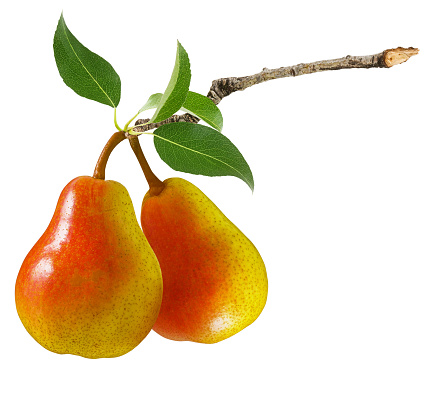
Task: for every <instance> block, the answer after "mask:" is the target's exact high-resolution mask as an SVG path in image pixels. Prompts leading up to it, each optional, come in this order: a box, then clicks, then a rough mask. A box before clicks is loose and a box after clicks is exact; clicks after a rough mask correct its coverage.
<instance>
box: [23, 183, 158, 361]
mask: <svg viewBox="0 0 433 398" xmlns="http://www.w3.org/2000/svg"><path fill="white" fill-rule="evenodd" d="M15 293H16V294H15V297H16V307H17V311H18V315H19V317H20V319H21V321H22V323H23V324H24V326H25V328H26V329H27V331H28V332H29V333H30V335H31V336H32V337H33V338H34V339H35V340H36V341H37V342H39V343H40V344H41V345H42V346H43V347H45V348H46V349H48V350H50V351H53V352H56V353H58V354H74V355H80V356H83V357H86V358H101V357H116V356H120V355H123V354H125V353H127V352H128V351H130V350H132V349H133V348H134V347H136V346H137V345H138V344H139V343H140V342H141V341H142V340H143V339H144V338H145V337H146V335H147V334H148V333H149V331H150V330H151V328H152V326H153V324H154V322H155V320H156V318H157V315H158V311H159V308H160V305H161V300H162V278H161V270H160V268H159V264H158V260H157V258H156V257H155V255H154V253H153V251H152V249H151V247H150V245H149V243H148V242H147V240H146V238H145V236H144V234H143V232H142V231H141V229H140V226H139V224H138V222H137V218H136V216H135V212H134V209H133V206H132V202H131V199H130V197H129V194H128V192H127V190H126V189H125V187H124V186H123V185H121V184H120V183H118V182H116V181H105V180H103V179H98V178H93V177H78V178H75V179H74V180H72V181H71V182H70V183H69V184H68V185H67V186H66V187H65V188H64V189H63V192H62V193H61V195H60V198H59V201H58V204H57V207H56V210H55V213H54V216H53V218H52V220H51V223H50V224H49V226H48V228H47V230H46V231H45V233H44V234H43V235H42V237H41V238H40V239H39V241H38V242H37V243H36V244H35V246H34V247H33V248H32V249H31V251H30V252H29V254H28V255H27V257H26V258H25V260H24V263H23V264H22V266H21V269H20V272H19V274H18V278H17V282H16V289H15Z"/></svg>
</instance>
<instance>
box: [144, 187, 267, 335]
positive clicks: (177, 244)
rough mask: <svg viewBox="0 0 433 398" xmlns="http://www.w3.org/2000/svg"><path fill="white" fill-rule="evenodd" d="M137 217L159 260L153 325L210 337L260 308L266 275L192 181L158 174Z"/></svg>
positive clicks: (165, 331)
mask: <svg viewBox="0 0 433 398" xmlns="http://www.w3.org/2000/svg"><path fill="white" fill-rule="evenodd" d="M141 223H142V227H143V231H144V234H145V235H146V237H147V239H148V241H149V243H150V245H151V246H152V249H153V250H154V252H155V254H156V256H157V258H158V261H159V263H160V266H161V271H162V277H163V283H164V294H163V299H162V305H161V310H160V313H159V315H158V318H157V321H156V323H155V325H154V327H153V329H154V330H155V331H156V332H157V333H158V334H160V335H162V336H163V337H166V338H168V339H172V340H189V341H194V342H199V343H216V342H219V341H221V340H224V339H226V338H228V337H230V336H232V335H234V334H236V333H238V332H239V331H241V330H242V329H244V328H245V327H247V326H248V325H250V324H251V323H253V322H254V321H255V320H256V319H257V317H258V316H259V315H260V313H261V312H262V310H263V308H264V306H265V303H266V298H267V292H268V280H267V275H266V269H265V265H264V263H263V260H262V258H261V256H260V254H259V252H258V251H257V249H256V248H255V247H254V245H253V244H252V243H251V241H250V240H249V239H248V238H247V237H246V236H245V235H244V234H243V233H242V232H241V231H240V230H239V229H238V228H237V227H236V226H235V225H234V224H233V223H232V222H231V221H230V220H229V219H228V218H227V217H226V216H225V215H224V214H223V213H222V212H221V211H220V210H219V209H218V207H217V206H216V205H215V204H214V203H213V202H212V201H211V200H210V199H209V198H208V197H207V196H206V195H205V194H204V193H203V192H202V191H200V190H199V189H198V188H197V187H196V186H195V185H193V184H191V183H190V182H188V181H186V180H184V179H181V178H170V179H167V180H165V181H164V183H163V189H162V190H157V191H156V192H155V191H154V190H152V189H151V190H150V191H149V192H148V193H147V194H146V196H145V197H144V200H143V205H142V212H141Z"/></svg>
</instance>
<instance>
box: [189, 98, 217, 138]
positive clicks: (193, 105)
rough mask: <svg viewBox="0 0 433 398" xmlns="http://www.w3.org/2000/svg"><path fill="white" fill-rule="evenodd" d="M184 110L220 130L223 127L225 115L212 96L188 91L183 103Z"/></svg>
mask: <svg viewBox="0 0 433 398" xmlns="http://www.w3.org/2000/svg"><path fill="white" fill-rule="evenodd" d="M182 110H183V111H184V112H188V113H192V114H193V115H195V116H197V117H199V118H200V119H202V120H203V121H204V122H206V123H207V124H209V125H210V126H211V127H213V128H215V129H217V130H218V131H219V132H221V130H222V129H223V115H222V114H221V111H220V110H219V109H218V107H217V106H216V105H215V104H214V103H213V101H212V100H211V99H210V98H208V97H205V96H204V95H201V94H197V93H194V92H193V91H188V95H187V96H186V99H185V102H184V103H183V105H182Z"/></svg>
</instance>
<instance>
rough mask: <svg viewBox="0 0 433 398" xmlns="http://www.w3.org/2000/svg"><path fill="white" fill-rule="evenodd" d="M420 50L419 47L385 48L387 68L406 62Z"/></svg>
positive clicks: (384, 55)
mask: <svg viewBox="0 0 433 398" xmlns="http://www.w3.org/2000/svg"><path fill="white" fill-rule="evenodd" d="M418 52H419V49H418V48H413V47H409V48H403V47H397V48H392V49H390V50H385V51H384V54H383V61H384V63H385V65H386V67H387V68H391V66H394V65H399V64H402V63H403V62H406V61H407V60H408V59H409V58H410V57H413V56H414V55H417V54H418Z"/></svg>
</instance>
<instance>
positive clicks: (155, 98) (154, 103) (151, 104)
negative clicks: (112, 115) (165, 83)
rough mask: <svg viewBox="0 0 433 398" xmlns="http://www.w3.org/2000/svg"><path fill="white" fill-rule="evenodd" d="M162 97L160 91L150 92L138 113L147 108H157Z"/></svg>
mask: <svg viewBox="0 0 433 398" xmlns="http://www.w3.org/2000/svg"><path fill="white" fill-rule="evenodd" d="M161 98H162V94H161V93H156V94H152V95H151V96H150V97H149V99H148V100H147V102H146V103H145V104H144V105H143V107H142V108H141V109H140V110H139V111H138V113H141V112H144V111H147V110H148V109H153V108H157V107H158V104H159V103H160V101H161Z"/></svg>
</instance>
